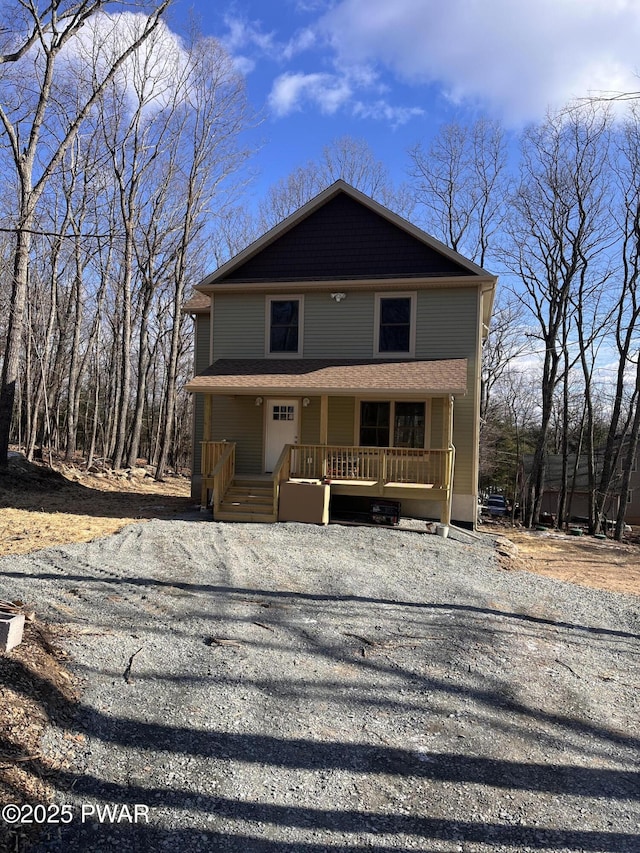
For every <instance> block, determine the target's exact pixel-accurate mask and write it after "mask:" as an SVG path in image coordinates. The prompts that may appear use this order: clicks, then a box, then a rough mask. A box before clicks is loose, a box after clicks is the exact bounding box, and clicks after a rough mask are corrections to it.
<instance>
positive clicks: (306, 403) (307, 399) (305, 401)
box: [302, 397, 311, 409]
mask: <svg viewBox="0 0 640 853" xmlns="http://www.w3.org/2000/svg"><path fill="white" fill-rule="evenodd" d="M310 402H311V400H310V399H309V398H308V397H303V398H302V405H303V406H304V407H305V409H306V408H307V406H308V405H309V403H310Z"/></svg>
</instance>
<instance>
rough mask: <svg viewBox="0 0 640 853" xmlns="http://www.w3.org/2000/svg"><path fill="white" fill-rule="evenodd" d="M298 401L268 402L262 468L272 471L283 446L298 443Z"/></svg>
mask: <svg viewBox="0 0 640 853" xmlns="http://www.w3.org/2000/svg"><path fill="white" fill-rule="evenodd" d="M298 408H299V406H298V400H268V401H267V425H266V431H265V442H264V468H265V471H273V469H274V468H275V466H276V463H277V461H278V459H279V458H280V454H281V453H282V448H283V447H284V446H285V444H297V443H298Z"/></svg>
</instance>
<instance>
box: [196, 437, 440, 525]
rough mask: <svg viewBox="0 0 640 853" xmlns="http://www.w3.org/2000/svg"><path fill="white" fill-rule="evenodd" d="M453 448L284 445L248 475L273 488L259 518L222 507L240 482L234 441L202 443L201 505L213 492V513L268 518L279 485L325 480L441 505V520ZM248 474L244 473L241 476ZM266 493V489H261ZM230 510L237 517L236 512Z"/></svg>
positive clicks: (359, 492)
mask: <svg viewBox="0 0 640 853" xmlns="http://www.w3.org/2000/svg"><path fill="white" fill-rule="evenodd" d="M454 454H455V451H454V448H453V447H450V448H446V449H436V450H422V449H417V448H406V447H352V446H336V445H324V444H287V445H285V447H284V448H283V450H282V453H281V455H280V458H279V460H278V462H277V464H276V466H275V467H274V471H273V472H272V473H271V474H269V475H251V480H252V481H254V482H256V481H257V480H263V476H264V480H263V482H264V486H265V487H267V489H268V488H269V486H270V487H271V491H270V494H271V495H272V503H271V506H270V508H269V512H268V513H266V512H263V513H262V514H261V518H259V519H257V518H256V519H249V518H247V517H246V514H244V515H243V510H242V508H238V505H239V502H238V501H235V502H234V504H233V508H232V507H227V506H225V503H224V502H225V495H226V493H227V492H228V491H229V490H230V489H232V487H237V485H238V484H239V483H241V482H242V479H243V478H242V476H238V475H236V474H235V444H234V443H233V442H213V441H205V442H202V505H206V504H207V498H208V492H209V490H211V491H212V493H213V502H212V503H213V516H214V518H215V519H219V520H223V519H224V520H225V521H245V520H261V521H266V520H267V515H268V520H273V521H275V520H276V519H277V515H278V498H279V489H280V484H281V483H284V482H288V481H294V482H295V481H309V480H317V481H321V482H324V483H328V484H329V485H330V487H331V492H332V494H339V495H351V496H360V497H371V498H379V497H383V498H389V499H395V500H403V499H404V500H406V499H413V500H422V501H433V502H438V503H439V504H440V513H439V514H440V520H441V521H442V522H443V523H445V524H448V523H449V521H450V516H451V494H452V485H453V467H454ZM245 479H246V478H245ZM264 494H266V491H265V492H264ZM234 513H235V514H236V515H237V517H235V516H234Z"/></svg>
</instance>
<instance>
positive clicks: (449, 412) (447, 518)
mask: <svg viewBox="0 0 640 853" xmlns="http://www.w3.org/2000/svg"><path fill="white" fill-rule="evenodd" d="M442 418H443V424H442V434H443V436H444V439H445V440H444V446H445V447H446V449H447V450H448V451H449V454H450V455H449V456H448V457H447V461H446V467H447V478H446V479H447V497H446V500H444V501H443V502H442V506H441V510H440V522H441V523H442V524H446V525H449V524H451V503H452V501H453V465H454V458H455V456H454V454H453V397H452V396H451V395H450V394H449V395H447V396H446V397H445V398H444V406H443V407H442Z"/></svg>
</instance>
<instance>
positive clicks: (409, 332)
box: [376, 293, 415, 356]
mask: <svg viewBox="0 0 640 853" xmlns="http://www.w3.org/2000/svg"><path fill="white" fill-rule="evenodd" d="M414 341H415V294H412V293H399V294H393V295H388V296H385V295H383V294H376V355H411V356H413V354H414V352H415V343H414Z"/></svg>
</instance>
